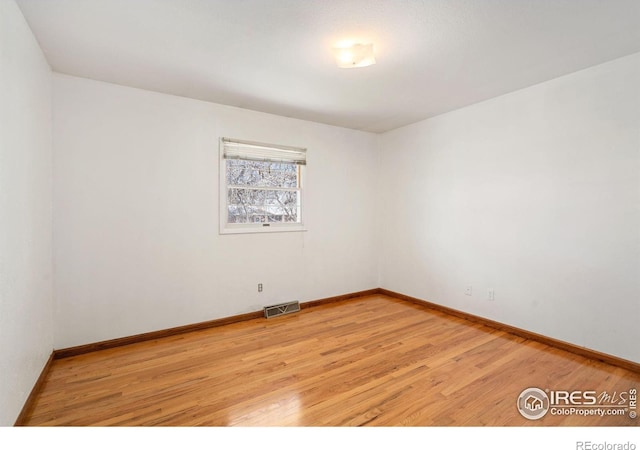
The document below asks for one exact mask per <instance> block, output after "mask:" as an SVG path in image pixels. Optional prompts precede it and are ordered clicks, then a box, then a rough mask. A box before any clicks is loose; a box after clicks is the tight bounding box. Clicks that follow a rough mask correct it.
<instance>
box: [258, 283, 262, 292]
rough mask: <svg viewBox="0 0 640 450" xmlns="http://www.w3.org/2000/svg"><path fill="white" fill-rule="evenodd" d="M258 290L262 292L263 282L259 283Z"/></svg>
mask: <svg viewBox="0 0 640 450" xmlns="http://www.w3.org/2000/svg"><path fill="white" fill-rule="evenodd" d="M258 292H262V283H258Z"/></svg>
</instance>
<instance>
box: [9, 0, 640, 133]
mask: <svg viewBox="0 0 640 450" xmlns="http://www.w3.org/2000/svg"><path fill="white" fill-rule="evenodd" d="M17 3H18V5H19V6H20V8H21V9H22V12H23V13H24V16H25V17H26V19H27V22H28V23H29V25H30V26H31V29H32V30H33V32H34V34H35V36H36V38H37V39H38V41H39V43H40V46H41V47H42V49H43V51H44V53H45V55H46V57H47V59H48V61H49V63H50V65H51V67H52V68H53V70H55V71H57V72H60V73H65V74H69V75H75V76H80V77H86V78H91V79H95V80H101V81H106V82H111V83H116V84H121V85H125V86H132V87H137V88H142V89H148V90H152V91H158V92H164V93H167V94H174V95H180V96H185V97H191V98H196V99H201V100H206V101H211V102H216V103H222V104H226V105H232V106H238V107H242V108H247V109H252V110H257V111H264V112H269V113H273V114H278V115H282V116H287V117H295V118H299V119H305V120H311V121H315V122H321V123H327V124H331V125H338V126H343V127H348V128H354V129H359V130H365V131H371V132H384V131H387V130H391V129H394V128H397V127H400V126H403V125H407V124H410V123H413V122H416V121H419V120H422V119H425V118H428V117H432V116H435V115H438V114H442V113H444V112H447V111H451V110H454V109H457V108H460V107H463V106H466V105H469V104H472V103H476V102H479V101H482V100H485V99H488V98H491V97H495V96H498V95H501V94H505V93H507V92H511V91H514V90H517V89H520V88H523V87H526V86H530V85H533V84H536V83H540V82H542V81H545V80H549V79H552V78H555V77H558V76H561V75H563V74H567V73H571V72H574V71H576V70H580V69H583V68H586V67H589V66H593V65H596V64H599V63H602V62H605V61H609V60H612V59H615V58H618V57H621V56H624V55H628V54H631V53H636V52H640V1H638V0H535V1H534V0H17ZM344 40H358V41H362V42H365V43H366V42H373V43H374V46H375V53H376V59H377V64H376V65H373V66H370V67H365V68H357V69H339V68H338V67H336V65H335V63H334V61H333V55H332V51H331V49H332V47H333V46H334V45H336V44H337V43H339V42H341V41H344Z"/></svg>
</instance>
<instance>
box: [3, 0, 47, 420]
mask: <svg viewBox="0 0 640 450" xmlns="http://www.w3.org/2000/svg"><path fill="white" fill-rule="evenodd" d="M51 183H52V163H51V69H50V68H49V66H48V64H47V62H46V60H45V58H44V56H43V54H42V52H41V51H40V48H39V47H38V44H37V43H36V40H35V38H34V37H33V35H32V34H31V30H30V29H29V27H28V25H27V23H26V22H25V20H24V18H23V16H22V13H21V12H20V10H19V9H18V7H17V6H16V4H15V3H14V2H13V0H0V426H6V425H12V424H13V423H14V422H15V420H16V418H17V416H18V413H19V412H20V410H21V409H22V406H23V404H24V401H25V400H26V398H27V396H28V395H29V392H30V391H31V388H32V387H33V385H34V383H35V381H36V380H37V378H38V376H39V375H40V372H41V371H42V368H43V366H44V364H45V363H46V361H47V359H48V357H49V355H50V354H51V350H52V349H53V316H52V309H53V300H52V280H51V279H52V273H51V272H52V267H51V203H52V201H51Z"/></svg>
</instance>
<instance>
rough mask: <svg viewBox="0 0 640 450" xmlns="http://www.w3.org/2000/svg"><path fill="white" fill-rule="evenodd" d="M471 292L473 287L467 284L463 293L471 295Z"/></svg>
mask: <svg viewBox="0 0 640 450" xmlns="http://www.w3.org/2000/svg"><path fill="white" fill-rule="evenodd" d="M472 292H473V288H472V287H471V286H467V287H466V289H465V290H464V295H471V294H472Z"/></svg>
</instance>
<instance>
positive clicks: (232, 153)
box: [222, 138, 307, 165]
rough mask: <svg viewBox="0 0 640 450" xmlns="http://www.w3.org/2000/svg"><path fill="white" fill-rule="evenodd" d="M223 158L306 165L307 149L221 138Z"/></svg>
mask: <svg viewBox="0 0 640 450" xmlns="http://www.w3.org/2000/svg"><path fill="white" fill-rule="evenodd" d="M222 145H223V157H224V158H226V159H249V160H252V161H272V162H284V163H291V164H300V165H305V164H307V149H304V148H298V147H287V146H284V145H271V144H262V143H259V142H250V141H241V140H238V139H230V138H222Z"/></svg>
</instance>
